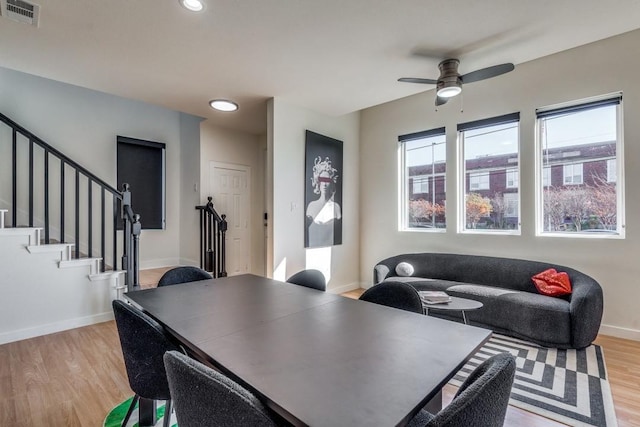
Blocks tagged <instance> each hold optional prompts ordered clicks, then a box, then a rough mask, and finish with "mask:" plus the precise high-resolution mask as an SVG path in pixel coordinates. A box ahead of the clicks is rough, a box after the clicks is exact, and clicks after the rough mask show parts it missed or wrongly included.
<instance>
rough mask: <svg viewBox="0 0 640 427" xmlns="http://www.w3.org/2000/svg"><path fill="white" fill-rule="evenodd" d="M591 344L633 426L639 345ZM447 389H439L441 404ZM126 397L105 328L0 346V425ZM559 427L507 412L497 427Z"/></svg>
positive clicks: (52, 421)
mask: <svg viewBox="0 0 640 427" xmlns="http://www.w3.org/2000/svg"><path fill="white" fill-rule="evenodd" d="M163 272H164V271H159V270H158V269H157V270H153V271H150V270H147V271H146V272H143V274H142V275H141V283H143V284H144V287H153V286H155V282H157V280H158V279H159V278H160V276H161V275H162V273H163ZM362 292H363V290H356V291H351V292H347V293H345V294H343V295H344V296H347V297H351V298H357V297H358V296H359V295H360V294H361V293H362ZM596 343H597V344H599V345H601V346H602V347H603V348H604V354H605V359H606V364H607V370H608V373H609V382H610V384H611V389H612V392H613V399H614V403H615V407H616V415H617V418H618V424H619V426H620V427H631V426H636V427H637V426H640V397H639V396H640V342H637V341H629V340H623V339H619V338H614V337H608V336H599V337H598V339H597V340H596ZM455 390H456V389H455V387H452V386H448V385H447V386H446V387H445V390H444V398H443V400H444V403H445V404H447V403H448V402H450V401H451V399H452V398H453V395H454V393H455ZM132 394H133V393H132V392H131V389H130V388H129V384H128V381H127V376H126V371H125V368H124V362H123V360H122V353H121V348H120V343H119V340H118V334H117V330H116V326H115V322H113V321H110V322H105V323H100V324H96V325H91V326H87V327H83V328H77V329H72V330H69V331H65V332H59V333H56V334H51V335H46V336H42V337H37V338H32V339H29V340H24V341H18V342H14V343H10V344H5V345H1V346H0V426H100V425H102V422H103V420H104V417H105V415H106V414H107V412H109V410H110V409H111V408H112V407H113V406H115V405H116V404H118V403H119V402H121V401H123V400H124V399H125V398H127V397H129V396H131V395H132ZM559 425H562V424H559V423H556V422H554V421H551V420H548V419H546V418H543V417H540V416H537V415H534V414H532V413H530V412H527V411H524V410H521V409H518V408H513V407H511V406H510V407H509V409H508V412H507V419H506V422H505V426H523V427H524V426H526V427H537V426H541V427H542V426H547V427H548V426H559Z"/></svg>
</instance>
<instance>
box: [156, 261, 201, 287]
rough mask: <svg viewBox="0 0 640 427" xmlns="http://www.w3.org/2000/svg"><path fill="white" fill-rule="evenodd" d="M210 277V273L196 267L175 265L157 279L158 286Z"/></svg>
mask: <svg viewBox="0 0 640 427" xmlns="http://www.w3.org/2000/svg"><path fill="white" fill-rule="evenodd" d="M211 278H212V276H211V274H209V273H207V272H206V271H204V270H203V269H201V268H198V267H191V266H183V267H176V268H172V269H171V270H169V271H167V272H166V273H164V274H163V275H162V277H161V278H160V280H159V281H158V287H160V286H169V285H178V284H180V283H187V282H196V281H198V280H207V279H211Z"/></svg>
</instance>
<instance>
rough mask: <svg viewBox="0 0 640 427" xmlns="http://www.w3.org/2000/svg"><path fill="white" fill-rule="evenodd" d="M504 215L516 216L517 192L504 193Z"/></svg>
mask: <svg viewBox="0 0 640 427" xmlns="http://www.w3.org/2000/svg"><path fill="white" fill-rule="evenodd" d="M504 216H505V217H508V218H513V217H515V218H517V217H518V193H505V194H504Z"/></svg>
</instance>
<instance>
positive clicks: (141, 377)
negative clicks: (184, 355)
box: [112, 300, 179, 427]
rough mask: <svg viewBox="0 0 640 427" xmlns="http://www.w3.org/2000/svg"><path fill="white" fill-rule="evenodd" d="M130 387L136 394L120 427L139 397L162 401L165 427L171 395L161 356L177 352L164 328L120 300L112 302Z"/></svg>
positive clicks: (168, 416)
mask: <svg viewBox="0 0 640 427" xmlns="http://www.w3.org/2000/svg"><path fill="white" fill-rule="evenodd" d="M112 307H113V314H114V316H115V319H116V326H117V328H118V335H119V337H120V345H121V346H122V355H123V356H124V365H125V367H126V370H127V377H128V378H129V386H130V387H131V390H133V392H134V393H135V396H134V398H133V400H132V401H131V405H130V406H129V409H128V411H127V414H126V416H125V418H124V421H123V422H122V425H123V426H125V425H127V421H129V417H131V413H132V412H133V409H134V408H135V406H136V403H138V401H139V400H140V398H144V399H153V400H165V401H166V402H167V403H166V406H165V416H164V424H163V425H164V427H169V421H170V419H171V393H170V392H169V384H168V383H167V374H166V372H165V369H164V362H163V359H162V357H163V356H164V353H165V352H167V351H173V350H179V348H178V346H177V345H176V344H174V343H173V342H172V341H171V339H170V338H169V336H168V335H167V333H166V332H165V330H164V328H163V327H162V326H161V325H160V324H159V323H158V322H156V321H155V320H153V319H152V318H150V317H149V316H147V315H146V314H144V313H143V312H142V311H140V310H138V309H137V308H135V307H133V306H131V305H129V304H126V303H124V302H122V301H120V300H114V301H113V302H112Z"/></svg>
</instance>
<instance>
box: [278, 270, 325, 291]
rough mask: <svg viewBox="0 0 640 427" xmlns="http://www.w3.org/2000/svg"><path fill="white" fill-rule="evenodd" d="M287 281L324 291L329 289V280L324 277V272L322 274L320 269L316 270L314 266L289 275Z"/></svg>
mask: <svg viewBox="0 0 640 427" xmlns="http://www.w3.org/2000/svg"><path fill="white" fill-rule="evenodd" d="M287 282H288V283H293V284H294V285H300V286H306V287H307V288H311V289H317V290H319V291H323V292H324V291H326V290H327V281H326V279H325V278H324V274H322V272H321V271H320V270H314V269H312V268H310V269H307V270H302V271H298V272H297V273H296V274H294V275H293V276H291V277H289V278H288V279H287Z"/></svg>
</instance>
